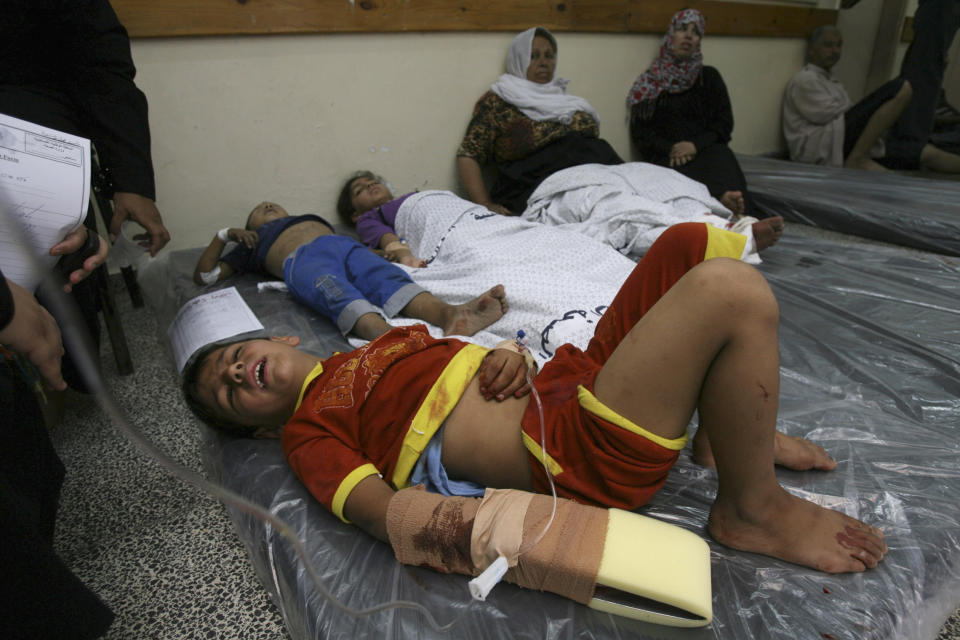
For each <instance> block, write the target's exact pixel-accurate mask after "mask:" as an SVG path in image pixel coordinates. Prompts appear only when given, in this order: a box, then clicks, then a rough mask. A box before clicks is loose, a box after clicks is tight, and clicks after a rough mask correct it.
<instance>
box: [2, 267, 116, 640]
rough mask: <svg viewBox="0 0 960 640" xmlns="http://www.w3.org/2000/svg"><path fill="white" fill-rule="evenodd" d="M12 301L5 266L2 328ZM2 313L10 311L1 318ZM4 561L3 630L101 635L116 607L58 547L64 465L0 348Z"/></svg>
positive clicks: (9, 633) (20, 634)
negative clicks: (55, 538)
mask: <svg viewBox="0 0 960 640" xmlns="http://www.w3.org/2000/svg"><path fill="white" fill-rule="evenodd" d="M13 312H14V305H13V298H12V296H11V295H10V288H9V287H8V286H7V281H6V279H5V278H4V277H3V273H2V272H0V329H2V328H4V327H5V326H6V324H8V323H9V318H12V317H13ZM3 318H7V320H6V321H3V320H2V319H3ZM0 416H3V418H2V421H3V427H2V428H0V514H2V517H0V567H2V568H3V583H4V590H3V591H4V595H3V605H4V606H5V607H6V610H5V615H3V623H2V627H3V630H4V637H5V638H24V639H32V638H38V639H39V638H98V637H100V636H101V635H103V634H104V633H105V632H106V631H107V628H108V627H109V626H110V623H111V622H112V621H113V613H112V612H111V611H110V609H108V608H107V606H106V605H105V604H104V603H103V602H101V600H100V599H99V598H98V597H97V596H96V594H95V593H93V592H92V591H90V589H88V588H87V587H86V586H84V584H83V583H82V582H81V581H80V580H79V579H78V578H77V577H76V576H75V575H73V574H72V573H71V572H70V569H68V568H67V566H66V565H65V564H64V563H63V561H62V560H60V558H58V557H57V555H56V553H54V550H53V531H54V523H55V520H56V516H57V504H58V503H59V500H60V487H61V486H62V485H63V477H64V468H63V463H61V462H60V458H58V457H57V453H56V451H54V449H53V445H52V444H51V442H50V435H49V432H48V431H47V427H46V425H45V424H44V420H43V412H42V411H41V409H40V405H39V404H38V402H37V398H36V396H35V395H34V392H33V390H32V389H31V388H30V387H29V386H28V385H27V383H26V382H25V380H24V379H23V376H22V375H21V374H20V373H18V367H17V366H16V365H15V364H14V363H13V361H11V360H7V359H5V358H3V357H2V356H0Z"/></svg>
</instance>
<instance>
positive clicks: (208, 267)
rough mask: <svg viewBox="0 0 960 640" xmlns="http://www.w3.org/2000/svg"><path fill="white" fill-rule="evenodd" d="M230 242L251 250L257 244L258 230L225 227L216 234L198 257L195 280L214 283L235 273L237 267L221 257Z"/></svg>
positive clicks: (203, 283) (194, 271) (202, 282)
mask: <svg viewBox="0 0 960 640" xmlns="http://www.w3.org/2000/svg"><path fill="white" fill-rule="evenodd" d="M229 242H236V243H237V244H238V245H240V246H241V247H242V248H243V250H245V251H247V252H250V251H253V248H254V247H255V246H256V245H257V232H256V231H250V230H249V229H234V228H230V227H224V228H223V229H220V231H218V232H217V233H215V234H214V236H213V239H212V240H210V244H209V245H207V248H206V249H204V250H203V253H201V254H200V257H199V258H198V259H197V266H196V267H194V269H193V281H194V282H195V283H197V284H198V285H205V284H213V283H214V282H220V281H221V280H223V279H224V278H227V277H229V276H231V275H233V274H234V273H235V271H236V269H234V268H233V266H232V265H231V264H230V263H228V262H225V261H223V260H222V259H221V256H222V254H223V251H224V249H226V248H227V244H228V243H229Z"/></svg>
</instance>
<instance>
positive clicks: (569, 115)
mask: <svg viewBox="0 0 960 640" xmlns="http://www.w3.org/2000/svg"><path fill="white" fill-rule="evenodd" d="M556 64H557V42H556V39H555V38H554V37H553V34H551V33H550V32H549V31H547V30H546V29H544V28H542V27H534V28H532V29H527V30H526V31H524V32H523V33H521V34H520V35H518V36H517V37H516V38H514V40H513V43H512V44H511V45H510V50H509V51H508V53H507V64H506V67H507V73H505V74H503V75H501V76H500V78H499V79H498V80H497V81H496V82H495V83H493V85H492V86H491V87H490V91H488V92H487V93H485V94H484V95H483V96H482V97H481V98H480V100H478V101H477V104H476V106H475V107H474V110H473V117H472V118H471V120H470V124H469V125H468V126H467V132H466V134H465V135H464V137H463V141H462V142H461V143H460V148H459V149H457V168H458V170H459V173H460V179H461V181H462V182H463V185H464V188H465V189H466V191H467V196H468V197H469V199H470V200H472V201H473V202H476V203H478V204H482V205H484V206H485V207H487V208H488V209H490V210H491V211H496V212H497V213H502V214H505V215H510V214H516V213H520V212H522V211H523V210H524V208H526V203H527V198H528V197H529V195H530V194H531V193H532V192H533V190H534V189H536V187H537V185H538V184H540V182H541V181H542V180H543V179H544V178H546V177H547V176H549V175H550V174H552V173H553V172H555V171H558V170H560V169H564V168H566V167H570V166H574V165H578V164H587V163H602V164H619V163H621V162H623V160H621V159H620V157H619V156H618V155H617V153H616V152H615V151H614V150H613V148H612V147H611V146H610V145H609V144H607V143H606V142H605V141H604V140H601V139H600V138H599V135H600V119H599V118H598V117H597V112H596V111H594V109H593V107H591V106H590V103H589V102H587V101H586V100H584V99H583V98H580V97H578V96H574V95H570V94H568V93H567V89H566V87H567V82H568V81H567V80H565V79H563V78H558V77H556V74H555V72H556ZM487 164H494V165H496V167H497V169H498V176H497V181H496V183H495V184H494V186H493V188H492V189H490V191H487V188H486V186H485V184H484V182H483V175H482V167H483V165H487Z"/></svg>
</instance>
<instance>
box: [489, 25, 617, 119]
mask: <svg viewBox="0 0 960 640" xmlns="http://www.w3.org/2000/svg"><path fill="white" fill-rule="evenodd" d="M536 31H537V27H533V28H531V29H527V30H526V31H524V32H523V33H521V34H520V35H518V36H517V37H516V38H514V39H513V42H512V43H511V44H510V49H509V50H508V51H507V73H505V74H503V75H501V76H500V77H499V78H498V79H497V81H496V82H494V83H493V84H492V85H490V89H491V91H493V92H494V93H495V94H497V95H498V96H500V97H501V98H503V99H504V100H506V101H507V102H509V103H510V104H512V105H513V106H515V107H517V108H518V109H520V112H521V113H523V115H525V116H527V117H528V118H530V119H531V120H556V121H558V122H562V123H564V124H569V123H570V121H571V120H573V114H575V113H576V112H577V111H586V112H587V113H589V114H590V117H592V118H593V119H594V120H595V121H596V123H597V125H599V124H600V116H598V115H597V112H596V111H595V110H594V108H593V107H592V106H591V105H590V103H589V102H587V101H586V100H584V99H583V98H581V97H580V96H572V95H570V94H568V93H567V83H568V82H570V81H569V80H566V79H565V78H559V77H557V75H556V72H554V76H553V79H552V80H550V82H548V83H546V84H540V83H538V82H531V81H530V80H527V67H529V66H530V47H531V46H532V45H533V37H534V36H535V35H536Z"/></svg>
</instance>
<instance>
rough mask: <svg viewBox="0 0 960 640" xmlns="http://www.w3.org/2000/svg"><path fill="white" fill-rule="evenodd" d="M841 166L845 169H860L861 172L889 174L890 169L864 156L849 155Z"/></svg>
mask: <svg viewBox="0 0 960 640" xmlns="http://www.w3.org/2000/svg"><path fill="white" fill-rule="evenodd" d="M843 166H844V167H845V168H847V169H862V170H863V171H878V172H880V173H889V172H890V169H887V168H886V167H885V166H883V165H882V164H880V163H878V162H875V161H874V160H873V159H872V158H869V157H866V156H854V155H850V156H849V157H847V159H846V160H845V161H844V163H843Z"/></svg>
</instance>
